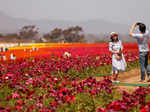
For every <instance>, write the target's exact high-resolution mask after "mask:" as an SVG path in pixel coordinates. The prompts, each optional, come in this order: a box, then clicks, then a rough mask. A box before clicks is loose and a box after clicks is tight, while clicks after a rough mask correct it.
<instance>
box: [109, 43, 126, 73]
mask: <svg viewBox="0 0 150 112" xmlns="http://www.w3.org/2000/svg"><path fill="white" fill-rule="evenodd" d="M120 49H121V50H122V49H123V46H122V42H121V40H119V41H118V42H109V51H112V50H114V51H119V50H120ZM117 55H118V54H112V73H115V74H118V70H119V71H125V68H126V66H127V63H126V61H125V58H124V55H123V53H122V58H121V60H117V59H116V56H117Z"/></svg>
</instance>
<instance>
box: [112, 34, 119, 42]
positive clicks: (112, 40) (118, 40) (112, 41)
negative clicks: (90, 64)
mask: <svg viewBox="0 0 150 112" xmlns="http://www.w3.org/2000/svg"><path fill="white" fill-rule="evenodd" d="M114 36H117V41H119V39H118V35H114ZM110 41H111V42H114V39H113V36H112V35H111V36H110Z"/></svg>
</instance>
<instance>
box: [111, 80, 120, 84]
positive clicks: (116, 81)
mask: <svg viewBox="0 0 150 112" xmlns="http://www.w3.org/2000/svg"><path fill="white" fill-rule="evenodd" d="M112 82H115V83H119V82H120V81H118V80H112Z"/></svg>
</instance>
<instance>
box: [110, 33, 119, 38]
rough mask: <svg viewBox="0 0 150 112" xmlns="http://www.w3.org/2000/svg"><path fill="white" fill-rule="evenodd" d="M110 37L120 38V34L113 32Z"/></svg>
mask: <svg viewBox="0 0 150 112" xmlns="http://www.w3.org/2000/svg"><path fill="white" fill-rule="evenodd" d="M110 35H111V37H113V36H118V33H116V32H111V33H110Z"/></svg>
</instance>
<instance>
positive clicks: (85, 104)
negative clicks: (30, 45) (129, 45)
mask: <svg viewBox="0 0 150 112" xmlns="http://www.w3.org/2000/svg"><path fill="white" fill-rule="evenodd" d="M72 52H73V51H72ZM80 52H82V51H80ZM71 54H72V53H71ZM74 54H78V53H77V52H76V53H74ZM124 55H125V58H126V60H127V62H128V63H130V64H132V63H134V62H135V61H137V60H138V57H137V53H136V52H134V53H133V52H130V51H124ZM110 65H111V54H105V55H104V54H102V53H101V52H100V53H99V52H98V50H97V52H93V53H92V54H90V53H89V54H88V53H87V54H86V55H72V56H71V57H63V56H58V57H56V56H51V57H50V56H49V55H47V56H43V57H35V58H33V57H31V58H28V59H20V60H15V61H7V62H2V63H1V64H0V74H1V76H0V110H1V111H4V112H11V111H13V112H16V111H18V112H19V111H21V112H22V111H24V112H57V111H58V112H70V111H72V112H78V111H79V112H87V111H89V112H94V111H98V112H105V111H106V112H107V111H108V112H109V111H112V112H115V111H125V109H126V110H129V111H132V110H138V109H140V110H141V111H143V112H147V111H149V101H148V100H147V99H149V92H150V91H149V88H137V89H136V90H135V92H133V93H132V94H129V93H127V92H125V91H124V92H123V93H122V91H121V90H118V89H117V88H116V87H115V86H114V85H113V84H112V82H111V78H110V77H105V78H104V80H102V81H96V79H95V78H93V77H91V76H94V73H98V72H102V73H107V72H108V71H109V70H111V69H108V71H107V70H106V67H108V66H109V67H110ZM86 74H88V75H86ZM89 76H90V77H89ZM135 96H137V97H136V98H135ZM130 103H131V104H130ZM120 104H121V105H122V106H120ZM129 104H130V105H129Z"/></svg>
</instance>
